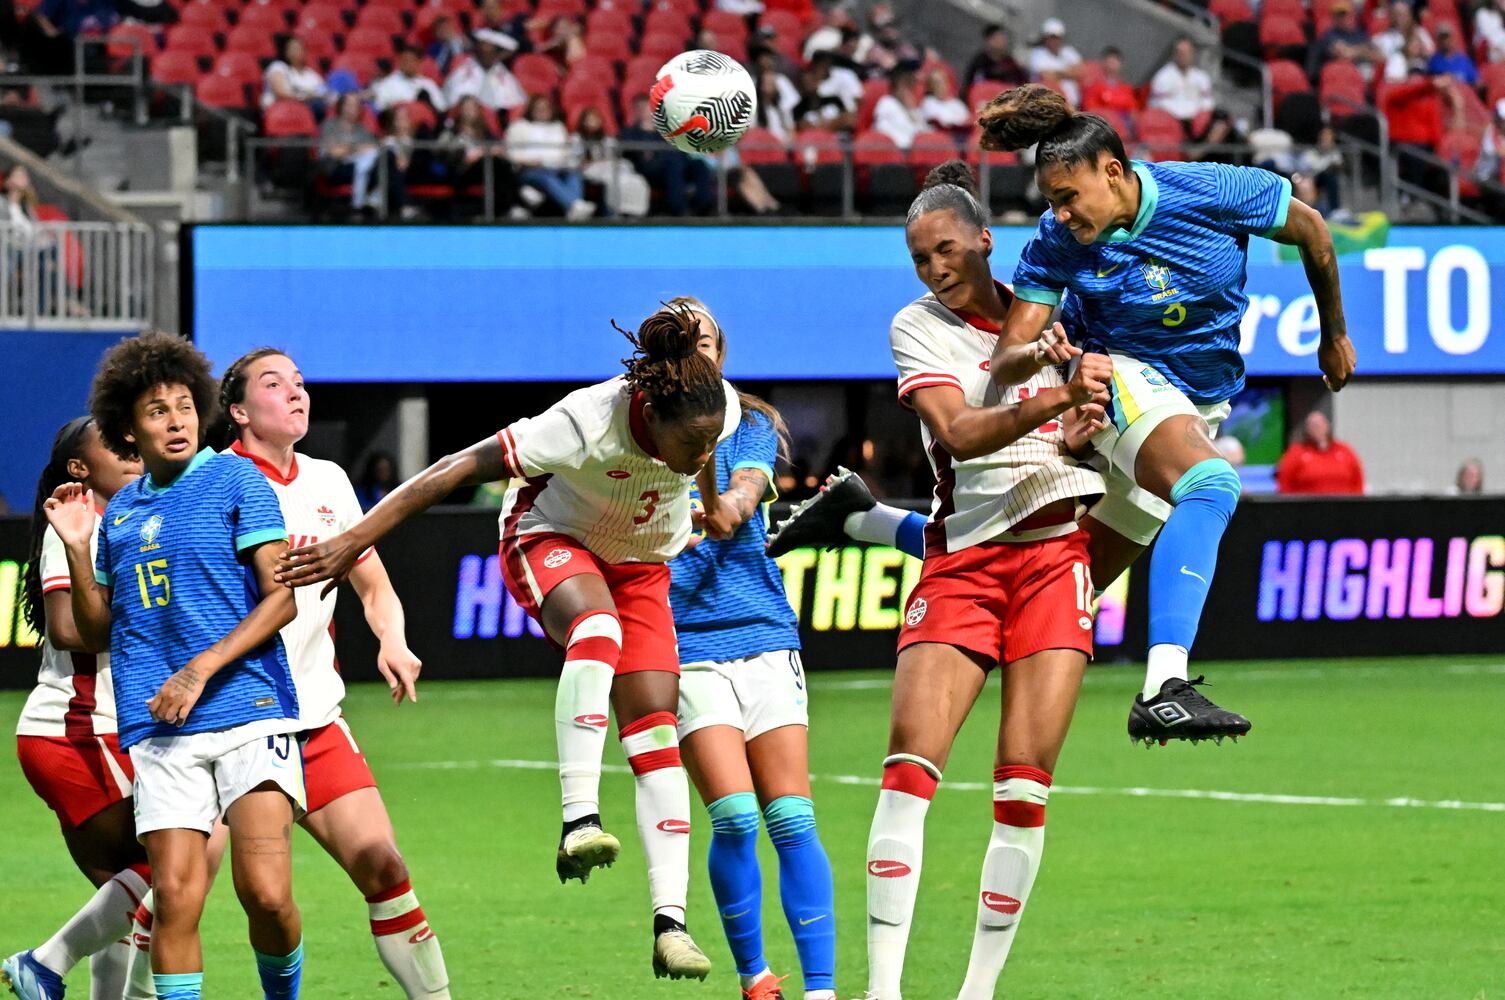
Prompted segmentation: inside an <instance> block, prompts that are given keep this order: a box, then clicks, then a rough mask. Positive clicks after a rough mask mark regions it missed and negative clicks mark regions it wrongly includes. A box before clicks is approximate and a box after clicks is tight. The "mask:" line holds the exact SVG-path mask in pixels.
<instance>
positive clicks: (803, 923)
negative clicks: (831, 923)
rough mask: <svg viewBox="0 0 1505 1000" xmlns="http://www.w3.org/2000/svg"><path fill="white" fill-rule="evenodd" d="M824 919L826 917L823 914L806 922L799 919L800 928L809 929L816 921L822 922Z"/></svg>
mask: <svg viewBox="0 0 1505 1000" xmlns="http://www.w3.org/2000/svg"><path fill="white" fill-rule="evenodd" d="M824 919H826V915H825V914H824V913H820V914H817V915H815V916H813V917H811V918H810V919H808V920H806V919H804V918H801V919H800V926H801V927H809V926H810V925H811V924H813V923H815V922H816V921H817V920H824Z"/></svg>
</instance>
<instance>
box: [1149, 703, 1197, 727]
mask: <svg viewBox="0 0 1505 1000" xmlns="http://www.w3.org/2000/svg"><path fill="white" fill-rule="evenodd" d="M1150 714H1151V715H1153V716H1154V717H1155V719H1156V721H1158V722H1159V723H1160V724H1161V725H1162V726H1176V725H1180V724H1181V723H1183V722H1185V721H1186V720H1188V719H1190V718H1191V713H1190V712H1188V711H1187V710H1186V709H1184V708H1182V707H1181V706H1180V705H1177V704H1176V703H1175V702H1173V701H1167V702H1164V703H1162V704H1159V705H1156V706H1155V707H1154V708H1152V709H1150Z"/></svg>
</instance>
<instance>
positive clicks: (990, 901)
mask: <svg viewBox="0 0 1505 1000" xmlns="http://www.w3.org/2000/svg"><path fill="white" fill-rule="evenodd" d="M982 905H983V906H986V907H987V908H988V909H990V910H993V911H994V912H996V913H1007V914H1009V915H1013V914H1015V913H1018V912H1019V907H1021V906H1023V905H1024V904H1023V903H1021V902H1019V900H1017V899H1015V898H1014V897H1013V896H1005V895H1004V894H1003V893H1001V892H989V891H988V890H986V889H984V890H983V892H982Z"/></svg>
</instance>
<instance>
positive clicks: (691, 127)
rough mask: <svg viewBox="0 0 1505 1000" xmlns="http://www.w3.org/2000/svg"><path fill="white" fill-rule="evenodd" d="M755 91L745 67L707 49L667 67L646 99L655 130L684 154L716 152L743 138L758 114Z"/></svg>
mask: <svg viewBox="0 0 1505 1000" xmlns="http://www.w3.org/2000/svg"><path fill="white" fill-rule="evenodd" d="M757 106H758V97H757V89H756V88H755V87H754V86H753V80H752V77H751V76H750V75H749V74H748V72H747V70H745V69H743V68H742V64H741V63H739V62H737V60H735V59H733V58H731V57H730V56H725V55H722V54H721V53H720V52H712V51H711V50H709V49H696V50H695V51H693V52H681V53H680V54H679V55H677V56H675V57H674V58H673V59H670V60H669V61H668V62H666V63H664V65H663V68H662V69H660V70H659V71H658V79H657V80H656V81H655V82H654V84H653V90H652V91H650V92H649V94H648V108H649V110H650V111H651V112H652V114H653V127H654V128H655V129H656V130H657V131H658V134H659V135H661V136H663V138H664V141H665V142H667V143H669V145H671V146H673V147H675V148H676V149H682V150H684V151H685V152H686V153H714V152H717V151H718V150H722V149H726V148H727V147H729V146H731V145H733V144H734V143H736V141H737V140H738V139H740V138H742V133H744V132H746V131H747V127H748V126H749V125H751V124H752V120H753V112H754V111H755V110H756V109H757Z"/></svg>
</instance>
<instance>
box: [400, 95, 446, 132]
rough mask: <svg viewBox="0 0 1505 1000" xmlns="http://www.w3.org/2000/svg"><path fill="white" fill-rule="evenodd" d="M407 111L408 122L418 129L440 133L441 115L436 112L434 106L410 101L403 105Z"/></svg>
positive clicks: (424, 102) (423, 102)
mask: <svg viewBox="0 0 1505 1000" xmlns="http://www.w3.org/2000/svg"><path fill="white" fill-rule="evenodd" d="M403 108H405V109H406V110H407V113H408V120H409V121H411V122H412V123H413V127H414V128H416V129H419V130H420V131H421V130H424V129H427V130H428V131H430V132H437V131H439V115H438V114H437V113H436V112H435V111H434V108H433V105H431V104H429V102H428V101H409V102H408V103H406V104H404V105H403Z"/></svg>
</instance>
